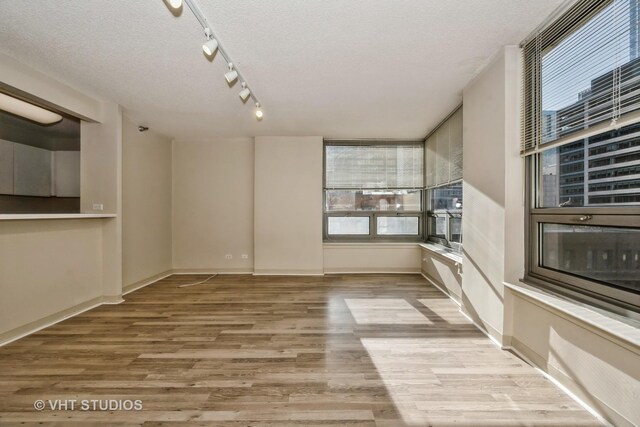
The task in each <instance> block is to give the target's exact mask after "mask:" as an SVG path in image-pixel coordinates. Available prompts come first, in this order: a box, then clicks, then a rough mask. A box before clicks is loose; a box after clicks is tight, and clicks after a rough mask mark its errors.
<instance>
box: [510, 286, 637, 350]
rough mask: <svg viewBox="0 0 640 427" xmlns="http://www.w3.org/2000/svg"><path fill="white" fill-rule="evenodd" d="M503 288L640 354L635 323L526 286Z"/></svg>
mask: <svg viewBox="0 0 640 427" xmlns="http://www.w3.org/2000/svg"><path fill="white" fill-rule="evenodd" d="M504 285H505V286H506V287H507V288H509V289H510V290H512V291H513V292H515V293H517V294H519V295H522V296H524V297H526V298H527V299H529V300H530V301H531V302H533V303H534V304H536V305H538V306H540V307H542V308H544V309H546V310H548V311H552V312H556V313H557V314H559V315H560V316H561V317H563V318H567V320H569V321H572V322H573V323H576V324H578V325H579V326H582V327H584V328H586V329H589V330H591V331H592V332H594V333H596V334H598V335H600V336H602V337H603V338H605V339H608V340H610V341H614V342H616V343H618V344H620V345H622V346H624V347H625V348H627V349H629V350H630V351H633V352H634V353H636V354H640V328H639V327H638V326H634V324H632V323H634V321H633V320H631V319H622V318H621V316H619V315H616V314H614V313H607V312H605V311H604V310H598V309H596V308H595V307H593V308H592V307H588V306H586V305H584V304H582V303H580V302H578V301H572V300H569V299H566V298H562V297H560V296H558V295H554V294H552V293H549V292H546V291H545V290H543V289H540V288H537V287H534V286H532V285H529V284H527V283H520V284H517V285H514V284H512V283H507V282H504Z"/></svg>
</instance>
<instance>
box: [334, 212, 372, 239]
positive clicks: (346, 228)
mask: <svg viewBox="0 0 640 427" xmlns="http://www.w3.org/2000/svg"><path fill="white" fill-rule="evenodd" d="M327 221H328V224H327V225H328V227H327V232H328V233H329V234H330V235H331V234H335V235H341V234H342V235H344V234H347V235H368V234H369V217H368V216H330V217H328V218H327Z"/></svg>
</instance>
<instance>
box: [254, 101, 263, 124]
mask: <svg viewBox="0 0 640 427" xmlns="http://www.w3.org/2000/svg"><path fill="white" fill-rule="evenodd" d="M263 115H264V114H262V110H261V109H260V103H259V102H256V119H258V120H262V116H263Z"/></svg>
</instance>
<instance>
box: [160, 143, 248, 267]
mask: <svg viewBox="0 0 640 427" xmlns="http://www.w3.org/2000/svg"><path fill="white" fill-rule="evenodd" d="M253 147H254V142H253V138H221V139H211V140H199V141H188V140H176V141H174V142H173V157H172V159H173V204H172V205H173V267H174V269H176V270H179V271H194V272H197V271H211V272H228V273H232V272H249V273H250V272H253V256H254V255H253V252H254V250H253V186H254V162H253ZM227 254H230V255H232V256H233V258H232V259H226V257H225V256H226V255H227ZM243 254H246V255H248V258H247V259H242V257H241V256H242V255H243Z"/></svg>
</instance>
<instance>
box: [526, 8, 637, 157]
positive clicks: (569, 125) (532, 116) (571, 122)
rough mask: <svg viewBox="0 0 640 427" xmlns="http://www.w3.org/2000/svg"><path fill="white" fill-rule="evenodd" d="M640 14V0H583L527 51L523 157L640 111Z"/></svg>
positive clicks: (539, 37)
mask: <svg viewBox="0 0 640 427" xmlns="http://www.w3.org/2000/svg"><path fill="white" fill-rule="evenodd" d="M639 14H640V2H639V1H638V0H580V1H578V2H577V3H576V4H575V5H574V6H572V7H571V8H570V9H569V10H568V11H567V12H566V13H564V14H563V15H562V16H561V17H560V18H558V19H557V20H556V21H554V22H553V23H552V24H551V25H549V26H548V27H547V28H545V29H544V30H542V31H541V32H539V33H538V34H537V35H536V36H535V37H533V38H532V39H530V40H529V41H527V42H526V43H525V44H524V46H523V51H524V55H523V57H524V67H523V72H524V75H523V79H524V84H523V91H524V92H523V96H522V103H523V104H522V108H521V111H522V126H523V128H522V146H521V152H522V154H524V155H527V154H530V153H533V152H536V151H540V150H544V149H546V148H550V147H556V146H558V145H562V144H564V143H569V142H573V141H575V140H578V139H581V138H583V137H585V136H587V135H588V134H593V132H594V131H599V130H601V129H602V130H603V131H606V130H608V128H611V127H617V126H619V124H620V122H621V121H624V120H625V119H628V118H629V117H630V116H628V113H630V112H633V111H635V110H640V51H639V48H640V46H639V42H640V27H639V23H640V21H639V18H640V16H639ZM625 115H627V116H626V117H625Z"/></svg>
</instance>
